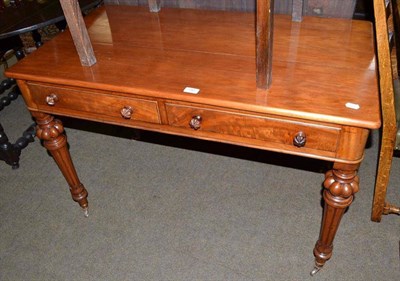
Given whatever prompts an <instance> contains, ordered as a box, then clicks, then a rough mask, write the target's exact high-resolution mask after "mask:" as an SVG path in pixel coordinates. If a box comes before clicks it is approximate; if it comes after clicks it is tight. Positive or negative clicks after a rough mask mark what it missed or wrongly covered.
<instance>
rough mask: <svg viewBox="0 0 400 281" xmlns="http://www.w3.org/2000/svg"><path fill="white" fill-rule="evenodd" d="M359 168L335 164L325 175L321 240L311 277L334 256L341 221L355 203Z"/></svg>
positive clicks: (317, 246)
mask: <svg viewBox="0 0 400 281" xmlns="http://www.w3.org/2000/svg"><path fill="white" fill-rule="evenodd" d="M358 166H359V164H357V165H348V164H341V163H335V164H334V166H333V170H330V171H328V172H327V173H326V174H325V181H324V188H325V189H324V192H323V198H324V201H325V206H324V214H323V218H322V224H321V232H320V235H319V239H318V241H317V243H316V245H315V248H314V256H315V267H314V269H313V270H312V271H311V275H314V274H316V273H317V272H318V271H319V270H320V269H321V268H322V266H323V265H324V264H325V262H326V261H327V260H329V259H330V257H331V256H332V250H333V240H334V238H335V235H336V231H337V230H338V227H339V224H340V220H341V219H342V216H343V214H344V212H345V210H346V208H347V207H349V206H350V204H351V203H352V202H353V197H354V196H353V195H354V193H356V192H357V191H358V181H359V180H358V176H357V168H358Z"/></svg>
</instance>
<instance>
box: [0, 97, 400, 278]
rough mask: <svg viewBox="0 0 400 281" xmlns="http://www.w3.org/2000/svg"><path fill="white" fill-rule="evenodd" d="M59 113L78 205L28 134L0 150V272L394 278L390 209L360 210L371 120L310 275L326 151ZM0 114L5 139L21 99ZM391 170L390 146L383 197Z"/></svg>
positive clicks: (399, 258)
mask: <svg viewBox="0 0 400 281" xmlns="http://www.w3.org/2000/svg"><path fill="white" fill-rule="evenodd" d="M62 120H63V121H65V122H64V123H65V125H66V131H67V135H68V138H69V144H70V152H71V155H72V157H73V160H74V162H75V165H76V168H77V170H78V174H79V176H80V178H81V180H82V182H83V183H84V184H85V186H86V188H87V189H88V191H89V200H90V201H89V203H90V216H89V218H84V216H83V213H82V211H81V210H80V208H79V207H78V205H77V204H76V203H74V202H73V201H72V200H71V198H70V194H69V191H68V187H67V184H66V182H65V181H64V179H63V178H62V175H61V174H60V172H59V170H58V168H57V167H56V165H55V163H54V162H53V160H52V159H51V157H50V156H49V155H48V154H47V153H46V151H45V149H44V148H43V147H42V146H41V144H40V142H39V141H38V140H36V141H35V142H34V143H32V144H30V145H29V146H28V147H27V148H26V149H25V150H24V151H23V152H22V155H21V162H20V168H19V169H17V170H12V169H11V167H10V166H8V165H6V164H5V163H3V162H0V280H2V281H5V280H21V281H22V280H24V281H26V280H42V281H43V280H57V281H62V280H96V281H98V280H174V281H178V280H363V281H365V280H374V281H375V280H400V255H399V250H400V249H399V246H400V245H399V243H400V241H399V240H400V217H398V216H394V215H391V216H386V217H384V218H383V221H382V222H381V223H374V222H372V221H371V220H370V212H371V203H372V195H373V187H374V180H375V171H376V160H377V147H378V146H377V145H378V132H377V131H374V132H373V133H372V135H371V142H370V146H369V147H368V149H367V150H366V157H365V161H364V162H363V164H362V166H361V169H360V178H361V190H360V192H359V193H358V194H357V196H356V200H355V202H354V203H353V205H352V206H351V207H350V209H349V210H348V212H347V213H346V215H345V217H344V218H343V221H342V224H341V227H340V229H339V231H338V234H337V237H336V240H335V249H334V255H333V257H332V259H331V260H330V261H329V262H328V263H327V264H326V266H325V268H324V269H323V270H322V271H321V272H320V273H318V275H317V276H315V277H310V276H309V272H310V270H311V269H312V267H313V261H314V257H313V253H312V249H313V247H314V243H315V241H316V240H317V238H318V233H319V227H320V219H321V214H322V207H321V190H322V188H321V183H322V181H323V178H324V176H323V173H321V171H320V169H319V168H318V167H321V166H322V167H326V164H327V163H323V162H320V161H314V160H308V159H305V158H298V157H291V156H287V157H286V156H282V155H279V154H275V153H269V152H263V151H259V150H254V149H247V148H240V147H236V146H231V145H224V144H217V143H213V142H206V141H197V140H191V139H186V138H180V137H173V136H163V135H160V134H155V133H149V132H138V131H134V130H127V129H122V128H119V127H113V126H100V125H99V124H96V123H89V122H76V121H74V120H69V119H64V118H63V119H62ZM0 121H1V124H2V125H3V127H4V128H5V130H6V133H7V134H8V136H9V138H10V140H11V141H15V140H16V139H17V138H18V137H19V136H20V134H21V133H22V131H23V130H24V129H25V128H27V127H28V126H29V125H30V124H31V123H32V120H31V118H30V115H29V113H28V112H27V110H26V109H25V107H24V103H23V100H22V98H18V99H17V100H16V101H14V102H13V103H12V105H11V106H9V107H7V108H5V109H4V110H3V111H1V112H0ZM139 133H140V134H139ZM138 136H140V138H139V139H138ZM300 165H301V166H303V168H302V169H299V168H298V167H299V166H300ZM399 169H400V159H399V158H395V159H394V162H393V169H392V171H393V172H392V175H391V182H390V186H389V191H388V198H390V201H391V202H393V203H396V204H400V189H399V187H400V173H399V172H398V171H399Z"/></svg>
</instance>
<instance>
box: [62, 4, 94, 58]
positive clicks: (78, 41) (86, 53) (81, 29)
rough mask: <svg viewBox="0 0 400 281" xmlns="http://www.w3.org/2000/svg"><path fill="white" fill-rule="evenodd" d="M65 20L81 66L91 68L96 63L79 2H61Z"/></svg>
mask: <svg viewBox="0 0 400 281" xmlns="http://www.w3.org/2000/svg"><path fill="white" fill-rule="evenodd" d="M60 4H61V7H62V9H63V11H64V15H65V19H66V20H67V23H68V27H69V29H70V31H71V35H72V39H73V40H74V44H75V47H76V51H77V52H78V55H79V59H80V61H81V64H82V65H84V66H91V65H93V64H95V63H96V57H95V55H94V51H93V47H92V43H91V41H90V38H89V35H88V33H87V29H86V26H85V22H84V21H83V17H82V12H81V9H80V7H79V2H78V0H65V1H60Z"/></svg>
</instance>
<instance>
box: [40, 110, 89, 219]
mask: <svg viewBox="0 0 400 281" xmlns="http://www.w3.org/2000/svg"><path fill="white" fill-rule="evenodd" d="M32 115H33V117H35V119H36V123H37V129H36V136H37V137H38V138H39V139H41V140H43V143H44V147H45V148H46V149H47V150H48V151H49V152H50V153H51V155H52V156H53V158H54V160H55V161H56V163H57V165H58V167H59V168H60V170H61V172H62V174H63V175H64V177H65V179H66V180H67V182H68V185H69V187H70V192H71V195H72V199H73V200H74V201H76V202H78V203H79V205H80V206H81V207H82V208H83V210H84V213H85V216H86V217H87V216H88V201H87V196H88V193H87V191H86V189H85V187H84V186H83V184H82V183H81V182H80V181H79V178H78V175H77V173H76V170H75V167H74V164H73V163H72V160H71V156H70V154H69V151H68V148H67V137H66V136H65V134H64V127H63V125H62V123H61V121H59V120H57V119H54V117H53V116H51V115H48V114H44V113H38V112H32Z"/></svg>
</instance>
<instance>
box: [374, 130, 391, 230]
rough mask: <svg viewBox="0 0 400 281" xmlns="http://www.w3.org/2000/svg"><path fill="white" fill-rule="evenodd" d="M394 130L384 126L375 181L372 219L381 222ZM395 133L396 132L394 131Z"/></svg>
mask: <svg viewBox="0 0 400 281" xmlns="http://www.w3.org/2000/svg"><path fill="white" fill-rule="evenodd" d="M392 131H393V130H389V129H387V128H385V127H383V131H382V143H381V150H380V154H379V164H378V174H377V177H376V182H375V193H374V201H373V205H372V214H371V220H372V221H375V222H380V221H381V219H382V214H384V207H385V199H386V190H387V186H388V183H389V177H390V168H391V166H392V159H393V149H394V139H395V135H394V136H393V133H392ZM394 133H396V132H395V131H394Z"/></svg>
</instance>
